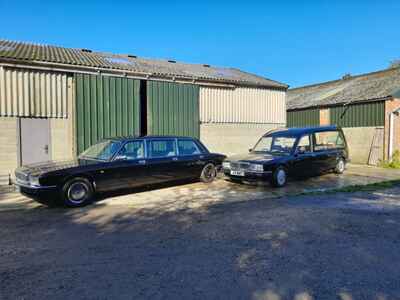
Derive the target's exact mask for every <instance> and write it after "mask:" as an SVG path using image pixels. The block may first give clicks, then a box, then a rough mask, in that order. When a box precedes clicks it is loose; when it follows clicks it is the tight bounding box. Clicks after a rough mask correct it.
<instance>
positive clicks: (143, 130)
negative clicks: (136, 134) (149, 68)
mask: <svg viewBox="0 0 400 300" xmlns="http://www.w3.org/2000/svg"><path fill="white" fill-rule="evenodd" d="M139 94H140V136H145V135H147V82H146V80H140V90H139Z"/></svg>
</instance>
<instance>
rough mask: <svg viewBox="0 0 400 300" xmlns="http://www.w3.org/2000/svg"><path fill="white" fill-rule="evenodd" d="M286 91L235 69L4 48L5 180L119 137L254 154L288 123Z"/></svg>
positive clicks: (0, 153)
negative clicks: (171, 138) (167, 138)
mask: <svg viewBox="0 0 400 300" xmlns="http://www.w3.org/2000/svg"><path fill="white" fill-rule="evenodd" d="M287 88H288V86H287V85H286V84H283V83H280V82H277V81H274V80H270V79H267V78H264V77H260V76H257V75H254V74H250V73H247V72H243V71H241V70H238V69H235V68H221V67H214V66H210V65H207V64H187V63H181V62H177V61H174V60H155V59H146V58H141V57H137V56H135V55H132V54H126V55H116V54H110V53H102V52H95V51H92V50H89V49H71V48H63V47H56V46H49V45H39V44H32V43H23V42H14V41H8V40H0V176H3V178H4V176H7V175H8V174H12V173H13V170H14V169H15V168H16V167H17V166H19V165H22V164H29V163H34V162H38V161H44V160H52V159H56V160H59V159H70V158H72V157H73V156H74V155H76V154H79V153H80V152H82V151H83V150H84V149H85V148H87V147H88V146H90V145H91V144H93V143H96V142H97V141H98V140H100V139H102V138H104V137H112V136H120V135H149V134H157V135H168V134H173V135H175V134H176V135H186V136H193V137H197V138H200V139H201V140H202V141H203V142H204V143H205V144H206V145H207V146H208V147H209V149H210V150H212V151H217V152H222V153H226V154H234V153H239V152H243V151H247V149H248V148H249V146H251V145H252V144H253V143H254V142H255V141H256V140H257V138H258V137H259V136H260V135H261V134H263V133H264V132H265V131H267V130H269V129H271V128H275V127H280V126H284V125H285V124H286V106H285V94H286V91H287Z"/></svg>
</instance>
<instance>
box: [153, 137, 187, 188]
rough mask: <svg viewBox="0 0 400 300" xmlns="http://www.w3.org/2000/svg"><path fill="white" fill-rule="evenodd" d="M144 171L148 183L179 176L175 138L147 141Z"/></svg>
mask: <svg viewBox="0 0 400 300" xmlns="http://www.w3.org/2000/svg"><path fill="white" fill-rule="evenodd" d="M147 156H148V158H147V163H146V171H147V176H148V178H149V183H158V182H165V181H172V180H175V179H178V178H179V175H178V174H179V172H180V169H179V163H178V156H177V150H176V143H175V139H151V140H148V141H147Z"/></svg>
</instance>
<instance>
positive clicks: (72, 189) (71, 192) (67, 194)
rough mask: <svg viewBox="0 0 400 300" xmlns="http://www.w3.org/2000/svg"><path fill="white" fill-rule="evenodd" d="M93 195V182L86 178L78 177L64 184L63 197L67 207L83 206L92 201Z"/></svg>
mask: <svg viewBox="0 0 400 300" xmlns="http://www.w3.org/2000/svg"><path fill="white" fill-rule="evenodd" d="M93 195H94V189H93V185H92V183H91V182H90V181H89V180H87V179H86V178H83V177H77V178H73V179H71V180H69V181H67V182H66V183H65V184H64V186H63V189H62V194H61V198H62V201H63V204H64V205H65V206H67V207H81V206H85V205H87V204H89V203H90V202H92V200H93Z"/></svg>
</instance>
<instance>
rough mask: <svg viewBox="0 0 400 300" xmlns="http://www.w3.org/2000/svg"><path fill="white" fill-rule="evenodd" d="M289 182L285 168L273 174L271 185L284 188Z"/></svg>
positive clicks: (277, 169)
mask: <svg viewBox="0 0 400 300" xmlns="http://www.w3.org/2000/svg"><path fill="white" fill-rule="evenodd" d="M286 182H287V172H286V169H285V168H284V167H282V166H281V167H278V168H276V169H275V171H274V172H273V173H272V180H271V183H272V185H273V186H274V187H283V186H285V185H286Z"/></svg>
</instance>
